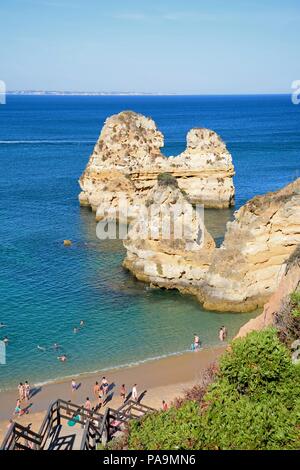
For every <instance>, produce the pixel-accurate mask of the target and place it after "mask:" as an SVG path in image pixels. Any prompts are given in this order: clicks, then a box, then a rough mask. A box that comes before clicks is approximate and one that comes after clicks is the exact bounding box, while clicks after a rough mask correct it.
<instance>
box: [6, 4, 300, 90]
mask: <svg viewBox="0 0 300 470" xmlns="http://www.w3.org/2000/svg"><path fill="white" fill-rule="evenodd" d="M299 48H300V0H85V1H84V0H61V1H60V0H1V1H0V80H4V81H5V82H6V84H7V88H8V89H9V90H13V89H43V90H78V91H79V90H82V91H141V92H162V93H166V92H171V93H173V92H175V93H195V94H207V93H290V91H291V82H292V81H293V80H296V79H300V60H299V59H300V51H299Z"/></svg>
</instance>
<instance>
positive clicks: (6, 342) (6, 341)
mask: <svg viewBox="0 0 300 470" xmlns="http://www.w3.org/2000/svg"><path fill="white" fill-rule="evenodd" d="M2 341H3V343H4V344H5V346H6V345H7V344H8V343H9V339H8V337H7V336H4V338H3V340H2Z"/></svg>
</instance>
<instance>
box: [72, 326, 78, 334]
mask: <svg viewBox="0 0 300 470" xmlns="http://www.w3.org/2000/svg"><path fill="white" fill-rule="evenodd" d="M78 331H79V328H77V326H74V328H73V333H74V334H76V333H78Z"/></svg>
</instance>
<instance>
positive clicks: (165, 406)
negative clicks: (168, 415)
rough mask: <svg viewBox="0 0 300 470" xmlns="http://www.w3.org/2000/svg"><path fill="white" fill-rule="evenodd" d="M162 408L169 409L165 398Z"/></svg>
mask: <svg viewBox="0 0 300 470" xmlns="http://www.w3.org/2000/svg"><path fill="white" fill-rule="evenodd" d="M161 409H162V410H163V411H168V404H167V403H166V402H165V400H163V401H162V405H161Z"/></svg>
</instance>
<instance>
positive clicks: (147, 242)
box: [123, 179, 215, 292]
mask: <svg viewBox="0 0 300 470" xmlns="http://www.w3.org/2000/svg"><path fill="white" fill-rule="evenodd" d="M124 246H125V247H126V249H127V256H126V258H125V260H124V263H123V265H124V267H125V268H127V269H129V270H130V271H131V272H132V273H133V274H134V275H135V276H136V277H137V278H138V279H139V280H142V281H146V282H149V283H150V284H151V285H153V286H159V287H165V288H168V289H172V288H177V289H179V290H181V291H184V292H194V288H195V287H196V286H197V285H198V284H199V283H201V282H202V281H203V278H204V276H205V273H206V271H207V269H208V267H209V264H210V260H211V256H212V253H213V250H214V248H215V243H214V240H213V238H212V237H211V236H210V235H209V233H208V232H207V230H206V229H205V227H204V225H203V220H202V218H201V214H199V213H198V212H197V211H196V210H195V209H194V208H193V206H192V205H191V203H190V202H189V200H188V199H187V198H186V196H185V195H184V194H183V193H182V190H180V188H179V187H178V183H177V180H176V179H174V180H173V182H172V180H170V179H168V180H167V181H166V182H165V181H164V180H163V179H162V180H159V182H158V184H157V185H156V186H155V187H154V188H153V189H152V190H150V192H149V194H148V196H147V198H146V203H145V205H144V207H143V209H142V211H141V213H140V215H139V217H138V219H136V220H135V221H134V222H133V224H132V226H131V228H130V231H129V233H128V239H127V240H126V241H125V242H124Z"/></svg>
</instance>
